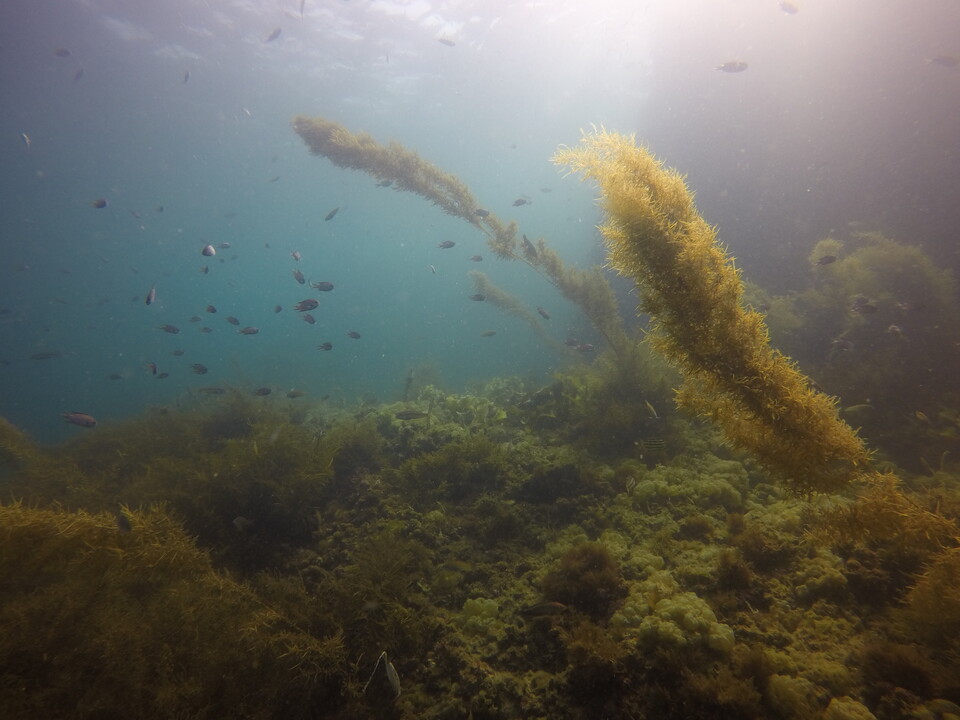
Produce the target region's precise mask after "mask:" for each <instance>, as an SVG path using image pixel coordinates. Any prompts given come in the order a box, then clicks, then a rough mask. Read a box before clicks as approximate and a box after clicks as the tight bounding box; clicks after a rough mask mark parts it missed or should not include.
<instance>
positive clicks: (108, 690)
mask: <svg viewBox="0 0 960 720" xmlns="http://www.w3.org/2000/svg"><path fill="white" fill-rule="evenodd" d="M124 517H125V518H126V522H127V523H129V528H130V529H129V530H127V529H126V528H125V529H124V530H121V529H119V528H118V525H117V523H116V521H115V518H114V517H113V516H112V515H110V514H109V513H100V514H90V513H87V512H84V511H80V512H75V513H74V512H67V511H63V510H58V509H40V508H33V507H27V506H25V505H23V504H21V503H13V504H9V505H0V547H2V548H3V552H2V553H0V577H3V583H2V585H0V627H2V628H3V632H2V633H0V667H3V672H2V674H0V675H2V680H3V682H2V685H3V690H2V691H0V707H2V708H3V715H4V717H8V718H33V717H75V718H93V717H116V716H117V715H116V714H115V713H116V712H118V710H119V708H126V710H127V712H126V713H125V715H126V716H127V717H135V718H136V717H191V718H220V717H224V716H225V714H230V715H232V716H233V717H247V718H269V717H277V716H278V714H277V713H278V712H280V711H281V709H284V710H285V711H286V713H287V714H286V715H284V716H285V717H306V716H309V715H310V713H311V712H312V708H313V706H314V705H315V704H322V703H335V702H338V697H339V695H340V692H341V681H340V678H339V676H340V674H341V673H342V667H343V666H344V664H345V663H344V660H345V659H344V657H343V647H342V640H341V637H340V635H339V633H338V632H336V631H333V630H330V631H328V633H327V634H325V635H320V636H318V635H316V634H313V633H311V632H307V631H306V629H305V628H302V627H300V626H299V623H297V622H294V621H293V620H292V619H291V617H290V616H285V615H284V614H282V613H280V612H278V611H276V610H274V609H272V607H271V606H270V603H268V602H267V601H266V600H265V599H264V597H263V596H258V595H257V594H256V593H254V592H253V591H252V590H251V589H250V588H249V587H247V586H244V585H241V584H239V583H237V582H235V581H233V580H231V579H230V578H228V577H227V576H226V575H223V574H221V573H218V572H216V571H215V570H214V569H213V567H212V565H211V563H210V559H209V557H208V556H207V555H206V553H204V552H203V551H201V550H199V549H198V548H197V547H196V546H195V545H194V543H193V541H192V540H191V539H190V538H189V537H188V536H187V535H186V534H185V533H184V532H183V530H182V529H181V527H180V525H179V524H178V523H177V522H175V521H174V520H172V519H171V518H170V517H169V516H168V515H167V514H166V513H164V512H163V511H162V510H160V509H154V510H152V511H149V512H141V511H133V510H124ZM298 599H299V602H300V603H301V605H302V606H305V605H309V603H310V599H309V598H308V597H307V596H306V595H305V594H302V592H301V593H300V594H299V598H298ZM302 614H303V615H307V614H308V611H307V610H306V609H304V610H303V611H302ZM298 619H299V618H298ZM310 629H311V630H313V631H316V630H318V628H310ZM55 709H60V710H61V711H62V714H61V715H53V714H51V713H52V712H55Z"/></svg>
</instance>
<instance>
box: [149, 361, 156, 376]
mask: <svg viewBox="0 0 960 720" xmlns="http://www.w3.org/2000/svg"><path fill="white" fill-rule="evenodd" d="M147 370H149V371H150V374H151V375H156V374H157V364H156V363H154V362H151V363H147Z"/></svg>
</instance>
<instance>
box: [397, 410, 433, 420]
mask: <svg viewBox="0 0 960 720" xmlns="http://www.w3.org/2000/svg"><path fill="white" fill-rule="evenodd" d="M427 415H429V413H425V412H421V411H420V410H401V411H400V412H398V413H396V414H395V415H394V417H395V418H396V419H397V420H420V419H422V418H425V417H427Z"/></svg>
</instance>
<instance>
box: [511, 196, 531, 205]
mask: <svg viewBox="0 0 960 720" xmlns="http://www.w3.org/2000/svg"><path fill="white" fill-rule="evenodd" d="M529 202H530V201H529V200H527V199H526V198H522V197H520V198H517V199H516V200H514V201H513V206H514V207H520V206H521V205H526V204H527V203H529Z"/></svg>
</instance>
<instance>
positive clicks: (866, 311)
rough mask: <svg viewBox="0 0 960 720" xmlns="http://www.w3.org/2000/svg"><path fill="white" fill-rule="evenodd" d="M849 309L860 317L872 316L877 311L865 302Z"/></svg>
mask: <svg viewBox="0 0 960 720" xmlns="http://www.w3.org/2000/svg"><path fill="white" fill-rule="evenodd" d="M850 309H851V310H853V312H855V313H858V314H860V315H873V314H874V313H875V312H876V311H877V306H876V305H871V304H870V303H868V302H865V303H861V304H859V305H854V306H853V307H851V308H850Z"/></svg>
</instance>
